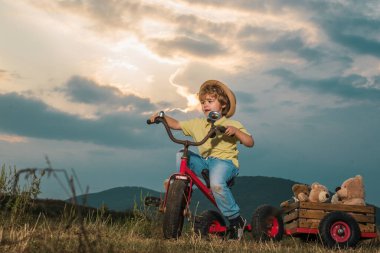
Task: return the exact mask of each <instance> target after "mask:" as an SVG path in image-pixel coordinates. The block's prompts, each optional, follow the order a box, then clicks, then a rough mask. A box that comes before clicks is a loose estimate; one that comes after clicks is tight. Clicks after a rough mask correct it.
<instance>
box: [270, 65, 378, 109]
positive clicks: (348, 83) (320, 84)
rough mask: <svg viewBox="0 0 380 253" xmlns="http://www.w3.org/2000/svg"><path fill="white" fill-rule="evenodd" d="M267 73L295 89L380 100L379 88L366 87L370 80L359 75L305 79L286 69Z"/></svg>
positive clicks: (349, 97)
mask: <svg viewBox="0 0 380 253" xmlns="http://www.w3.org/2000/svg"><path fill="white" fill-rule="evenodd" d="M267 74H270V75H274V76H277V77H280V78H281V79H282V81H281V82H280V83H281V84H285V85H287V86H289V87H291V88H295V89H309V90H313V91H316V92H319V93H327V94H333V95H336V96H339V97H342V98H345V99H356V100H370V101H374V102H380V89H377V88H373V87H367V85H368V84H369V83H370V81H369V80H368V79H367V78H366V77H363V76H360V75H356V74H353V75H349V76H336V77H330V78H325V79H306V78H302V77H299V76H297V75H296V74H295V73H293V72H291V71H289V70H286V69H273V70H270V71H268V72H267Z"/></svg>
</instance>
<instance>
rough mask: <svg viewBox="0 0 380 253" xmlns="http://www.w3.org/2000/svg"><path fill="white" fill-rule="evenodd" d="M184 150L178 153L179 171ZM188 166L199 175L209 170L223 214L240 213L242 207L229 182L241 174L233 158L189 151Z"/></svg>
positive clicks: (229, 217) (227, 216)
mask: <svg viewBox="0 0 380 253" xmlns="http://www.w3.org/2000/svg"><path fill="white" fill-rule="evenodd" d="M182 154H183V151H182V150H181V151H179V152H178V153H177V169H178V171H179V168H180V164H181V156H182ZM188 157H189V159H188V166H189V168H190V169H191V170H192V171H193V172H194V173H195V174H196V175H197V176H198V177H199V178H203V177H202V174H201V172H202V170H203V169H208V170H209V178H210V188H211V191H212V194H213V195H214V198H215V201H216V204H217V206H218V208H219V210H220V211H221V212H222V214H223V215H224V216H225V217H226V218H228V219H233V218H236V217H238V216H239V215H240V208H239V206H238V205H237V204H236V201H235V199H234V197H233V195H232V192H231V190H230V188H229V187H228V186H227V182H228V181H229V180H231V179H232V178H233V177H235V176H237V175H238V174H239V170H238V168H236V166H235V165H234V164H233V163H232V161H231V160H223V159H219V158H215V157H208V158H203V157H201V156H200V155H198V154H195V153H194V152H191V151H188Z"/></svg>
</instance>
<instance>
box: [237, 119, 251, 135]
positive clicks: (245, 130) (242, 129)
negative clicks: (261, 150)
mask: <svg viewBox="0 0 380 253" xmlns="http://www.w3.org/2000/svg"><path fill="white" fill-rule="evenodd" d="M232 125H233V126H234V127H236V128H237V129H239V130H240V131H242V132H243V133H245V134H248V135H249V136H252V134H250V133H249V132H248V131H247V129H245V127H244V126H243V124H241V123H240V122H239V121H233V124H232Z"/></svg>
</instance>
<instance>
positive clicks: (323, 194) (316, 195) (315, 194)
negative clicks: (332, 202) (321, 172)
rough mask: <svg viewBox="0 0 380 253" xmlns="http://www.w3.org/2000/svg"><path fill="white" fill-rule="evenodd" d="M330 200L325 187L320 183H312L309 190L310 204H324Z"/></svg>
mask: <svg viewBox="0 0 380 253" xmlns="http://www.w3.org/2000/svg"><path fill="white" fill-rule="evenodd" d="M329 198H330V194H329V190H328V189H327V187H326V186H324V185H321V184H320V183H317V182H315V183H313V184H312V185H311V190H310V194H309V201H310V202H318V203H324V202H327V201H328V200H329Z"/></svg>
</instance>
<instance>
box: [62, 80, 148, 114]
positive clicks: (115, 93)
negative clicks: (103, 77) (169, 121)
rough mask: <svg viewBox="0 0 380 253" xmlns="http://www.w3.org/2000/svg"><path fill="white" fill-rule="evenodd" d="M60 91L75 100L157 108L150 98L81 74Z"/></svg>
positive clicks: (140, 109)
mask: <svg viewBox="0 0 380 253" xmlns="http://www.w3.org/2000/svg"><path fill="white" fill-rule="evenodd" d="M60 91H63V92H64V93H65V95H66V96H67V97H68V98H69V99H70V100H72V101H74V102H81V103H87V104H96V105H100V104H103V105H107V106H111V105H114V106H119V107H120V106H122V107H128V109H130V110H133V111H138V112H144V111H152V110H154V109H156V106H155V105H154V104H152V103H151V102H150V101H149V99H146V98H140V97H137V96H135V95H124V94H123V93H122V92H121V91H120V90H119V89H117V88H115V87H112V86H100V85H99V84H97V83H95V82H94V81H92V80H90V79H87V78H84V77H80V76H73V77H72V78H70V80H69V81H67V83H66V85H65V86H64V88H60Z"/></svg>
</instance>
